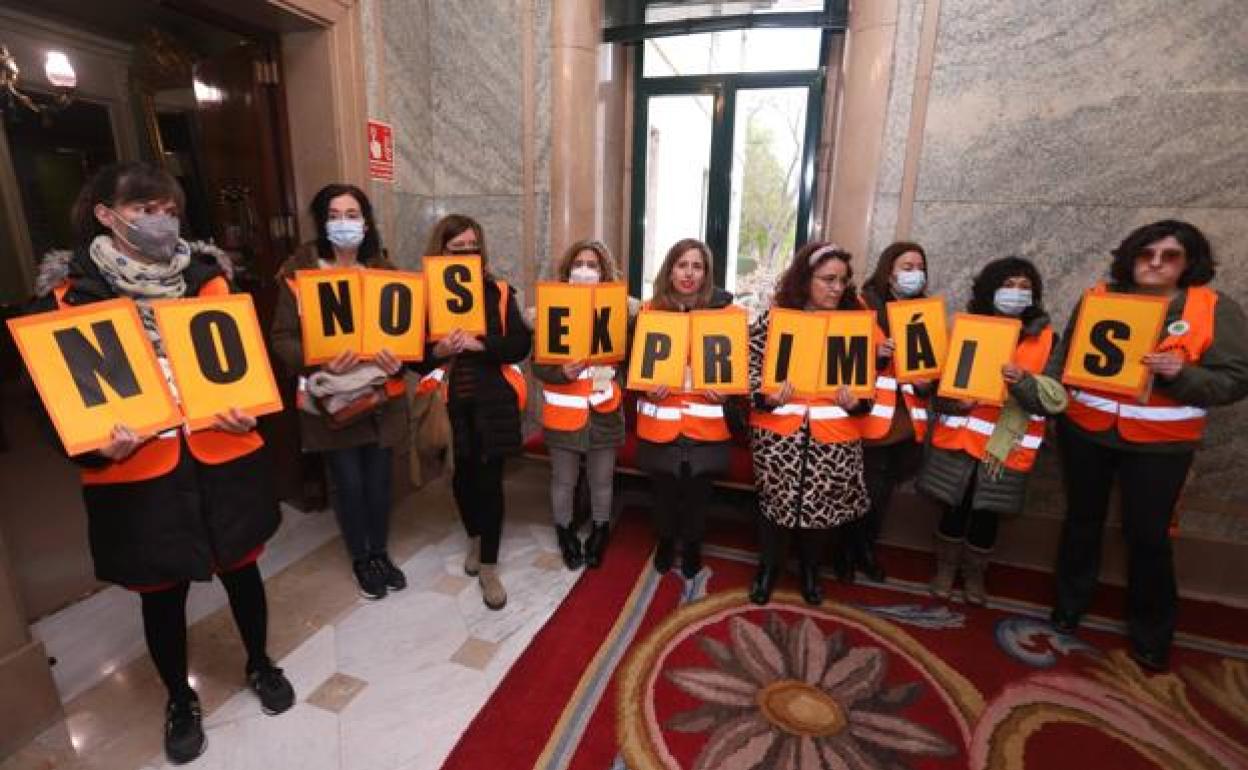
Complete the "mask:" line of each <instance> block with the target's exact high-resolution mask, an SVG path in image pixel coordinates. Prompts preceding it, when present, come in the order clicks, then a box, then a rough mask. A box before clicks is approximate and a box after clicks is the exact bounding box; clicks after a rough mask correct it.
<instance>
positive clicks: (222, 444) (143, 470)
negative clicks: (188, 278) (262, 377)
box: [52, 276, 264, 484]
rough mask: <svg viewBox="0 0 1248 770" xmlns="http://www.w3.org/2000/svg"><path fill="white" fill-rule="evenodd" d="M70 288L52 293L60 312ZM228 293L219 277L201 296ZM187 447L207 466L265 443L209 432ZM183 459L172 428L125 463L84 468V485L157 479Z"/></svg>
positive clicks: (256, 437) (254, 436)
mask: <svg viewBox="0 0 1248 770" xmlns="http://www.w3.org/2000/svg"><path fill="white" fill-rule="evenodd" d="M69 288H70V284H69V282H68V281H66V282H65V283H62V284H61V285H60V286H57V287H56V288H55V289H53V291H52V296H53V297H54V298H55V299H56V304H57V307H58V308H64V307H69V305H67V304H66V303H65V294H66V293H67V292H68V291H69ZM229 293H230V285H229V284H228V283H227V282H226V280H225V279H224V278H222V277H221V276H217V277H215V278H212V279H210V280H209V281H207V282H205V283H204V285H203V286H201V287H200V289H199V294H198V296H200V297H212V296H221V295H224V294H229ZM186 444H187V446H188V447H190V449H191V455H192V456H193V457H194V458H195V459H196V460H198V461H200V462H201V463H206V464H208V465H220V464H222V463H227V462H229V461H230V460H235V459H238V458H239V457H242V456H243V455H247V454H250V453H252V452H254V451H256V450H257V449H259V448H260V447H262V446H264V439H262V438H260V434H259V433H258V432H256V431H255V430H251V431H248V432H247V433H230V432H228V431H222V430H213V429H211V428H210V429H207V430H199V431H195V432H194V433H188V434H187V435H186ZM181 455H182V451H181V442H180V441H178V429H177V428H173V429H170V430H166V431H163V432H161V433H159V434H157V435H156V436H155V437H154V438H152V439H151V440H149V441H146V442H144V443H143V444H142V445H141V446H139V448H138V449H136V450H135V451H134V453H133V454H131V455H130V456H129V457H127V458H125V459H124V460H116V461H114V462H111V463H109V464H108V465H105V466H104V467H102V468H83V469H82V472H81V476H82V483H83V484H122V483H129V482H135V481H147V480H148V479H154V478H158V477H160V476H164V475H165V474H166V473H169V472H170V471H172V470H173V469H174V468H176V467H177V465H178V460H179V459H180V458H181Z"/></svg>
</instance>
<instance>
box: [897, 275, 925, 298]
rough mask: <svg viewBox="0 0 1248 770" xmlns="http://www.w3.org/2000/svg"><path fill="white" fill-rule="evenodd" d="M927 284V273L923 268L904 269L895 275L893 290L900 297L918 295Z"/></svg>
mask: <svg viewBox="0 0 1248 770" xmlns="http://www.w3.org/2000/svg"><path fill="white" fill-rule="evenodd" d="M926 286H927V273H925V272H924V271H922V270H902V271H901V272H899V273H897V275H895V276H893V291H894V292H896V293H897V296H898V297H903V298H906V297H917V296H918V295H919V294H921V293H922V292H923V289H924V287H926Z"/></svg>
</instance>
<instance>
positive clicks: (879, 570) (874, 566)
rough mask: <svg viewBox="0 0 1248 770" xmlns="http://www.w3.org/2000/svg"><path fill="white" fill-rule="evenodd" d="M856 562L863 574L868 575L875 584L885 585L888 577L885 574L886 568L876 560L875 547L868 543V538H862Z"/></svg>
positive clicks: (855, 555)
mask: <svg viewBox="0 0 1248 770" xmlns="http://www.w3.org/2000/svg"><path fill="white" fill-rule="evenodd" d="M854 561H855V562H856V564H857V567H858V569H859V570H860V571H861V572H862V574H864V575H866V576H867V579H868V580H870V581H872V582H874V583H883V582H884V578H885V577H887V576H886V575H885V574H884V567H883V566H881V565H880V563H879V562H878V561H877V560H876V558H875V546H874V545H873V544H872V543H870V542H868V541H867V539H866V537H862V539H861V540H860V541H859V542H858V548H857V552H856V553H855V554H854Z"/></svg>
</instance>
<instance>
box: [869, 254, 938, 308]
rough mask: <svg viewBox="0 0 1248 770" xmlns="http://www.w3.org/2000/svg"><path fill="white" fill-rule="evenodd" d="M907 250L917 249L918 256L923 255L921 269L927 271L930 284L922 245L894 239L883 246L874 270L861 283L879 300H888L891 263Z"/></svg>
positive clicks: (930, 276) (929, 274)
mask: <svg viewBox="0 0 1248 770" xmlns="http://www.w3.org/2000/svg"><path fill="white" fill-rule="evenodd" d="M908 251H917V252H918V253H919V256H921V257H923V270H924V272H926V273H927V284H928V286H930V285H931V284H932V274H931V271H930V270H929V269H928V264H927V252H926V251H924V250H923V247H922V246H920V245H919V244H917V243H914V242H912V241H894V242H893V243H890V244H888V245H887V246H885V247H884V250H883V251H881V252H880V258H879V260H878V261H876V263H875V270H874V271H872V273H871V277H870V278H868V279H867V280H866V282H865V283H864V284H863V286H864V288H865V287H867V286H870V287H871V289H872V290H873V291H874V293H875V296H877V297H879V298H880V301H882V302H883V301H887V300H888V292H889V285H890V284H891V283H892V280H893V265H894V264H895V263H896V262H897V260H898V259H900V258H901V255H902V254H905V253H906V252H908Z"/></svg>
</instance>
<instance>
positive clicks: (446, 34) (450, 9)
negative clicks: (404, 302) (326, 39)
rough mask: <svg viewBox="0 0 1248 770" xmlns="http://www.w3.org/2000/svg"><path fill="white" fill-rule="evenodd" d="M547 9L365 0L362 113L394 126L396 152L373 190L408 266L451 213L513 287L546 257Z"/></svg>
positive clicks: (545, 0) (523, 283)
mask: <svg viewBox="0 0 1248 770" xmlns="http://www.w3.org/2000/svg"><path fill="white" fill-rule="evenodd" d="M550 5H551V0H455V2H444V1H443V0H366V1H365V3H364V7H363V10H364V14H363V17H364V38H365V40H366V41H369V42H367V43H366V46H367V45H369V44H371V45H372V46H373V51H372V53H371V54H370V55H369V56H368V57H367V59H366V73H365V78H366V81H367V86H368V104H369V115H370V117H373V118H376V119H380V120H385V121H387V122H389V123H390V124H391V125H392V126H393V128H394V135H395V156H396V157H395V181H394V182H393V183H382V182H373V183H372V184H371V190H370V195H372V197H373V198H374V201H375V203H376V204H377V206H378V209H379V211H378V214H379V217H380V219H381V228H382V231H383V233H384V235H385V238H386V244H387V247H388V248H389V249H390V252H391V254H392V255H394V257H395V258H396V259H397V260H398V262H399V263H400V264H402V265H404V266H405V267H409V268H418V267H419V264H420V258H421V256H422V252H423V250H424V244H425V240H426V237H427V236H428V233H429V230H430V228H431V226H432V225H433V223H434V222H436V221H437V220H438V219H439V218H440V217H442V216H444V215H446V214H450V213H461V214H467V215H469V216H471V217H473V218H475V219H477V220H478V221H479V222H481V224H482V226H483V227H484V229H485V236H486V243H487V246H488V249H489V253H490V264H491V269H492V270H493V271H494V272H496V273H497V274H498V275H499V276H500V277H503V278H505V279H507V280H508V281H511V282H512V283H514V284H515V285H517V286H518V287H521V288H524V287H527V286H530V285H531V284H532V281H533V278H534V276H535V274H536V269H537V265H538V264H540V263H541V262H544V261H545V259H546V254H547V251H548V235H547V233H548V228H549V219H550V217H549V208H550V203H549V193H550V183H549V178H550V172H549V158H550V97H549V93H550V42H549V41H550ZM526 169H527V173H526ZM526 231H527V233H528V238H527V239H526ZM526 240H527V241H528V242H527V243H526Z"/></svg>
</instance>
